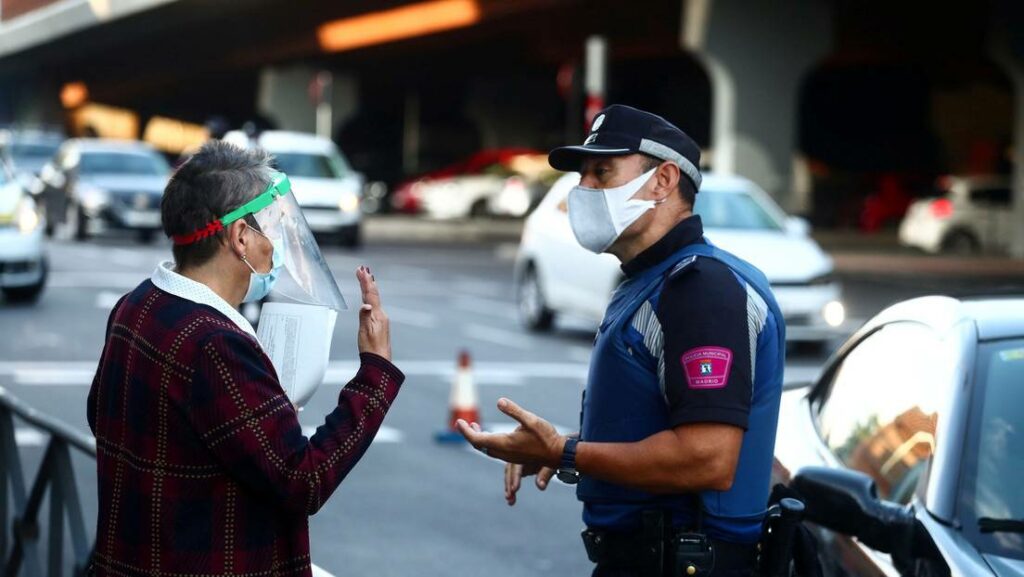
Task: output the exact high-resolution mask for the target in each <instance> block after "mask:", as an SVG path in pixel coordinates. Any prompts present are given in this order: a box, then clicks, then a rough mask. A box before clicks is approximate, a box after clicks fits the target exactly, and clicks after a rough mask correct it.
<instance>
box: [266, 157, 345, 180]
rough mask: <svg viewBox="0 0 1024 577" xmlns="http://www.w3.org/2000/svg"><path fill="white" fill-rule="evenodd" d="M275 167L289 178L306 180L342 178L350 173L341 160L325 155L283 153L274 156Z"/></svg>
mask: <svg viewBox="0 0 1024 577" xmlns="http://www.w3.org/2000/svg"><path fill="white" fill-rule="evenodd" d="M274 166H276V167H277V169H278V170H280V171H281V172H283V173H285V174H287V175H289V176H297V177H304V178H342V177H343V176H345V173H346V172H348V167H347V166H345V164H344V162H342V161H341V159H337V158H332V157H329V156H327V155H324V154H308V153H299V152H283V153H277V154H275V155H274Z"/></svg>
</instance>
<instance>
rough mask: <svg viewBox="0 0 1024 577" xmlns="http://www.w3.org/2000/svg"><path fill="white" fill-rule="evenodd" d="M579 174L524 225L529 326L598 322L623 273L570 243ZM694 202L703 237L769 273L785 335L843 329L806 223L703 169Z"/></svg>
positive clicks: (521, 261)
mask: <svg viewBox="0 0 1024 577" xmlns="http://www.w3.org/2000/svg"><path fill="white" fill-rule="evenodd" d="M579 180H580V176H579V174H575V173H569V174H566V175H565V176H563V177H561V178H560V179H559V180H558V181H557V182H555V184H554V186H552V187H551V190H550V191H548V194H547V196H545V197H544V200H543V201H541V203H540V205H539V206H538V207H537V210H535V211H534V212H533V213H532V214H531V215H530V216H529V218H527V220H526V225H525V227H524V229H523V238H522V242H521V244H520V247H519V253H518V255H517V259H516V275H515V276H516V294H517V300H518V305H519V316H520V319H521V320H522V322H523V324H524V325H525V326H526V327H527V328H530V329H532V330H545V329H548V328H550V327H551V325H552V322H553V320H554V318H555V316H556V315H560V314H568V315H573V316H576V317H581V318H585V319H588V320H591V321H593V322H598V323H599V322H600V321H601V319H602V317H603V316H604V311H605V308H606V307H607V305H608V301H609V299H610V297H611V294H612V292H613V291H614V289H615V287H616V286H617V285H618V284H619V282H620V281H621V280H622V278H623V275H622V271H621V269H620V268H619V261H618V259H616V258H615V257H614V256H612V255H608V254H602V255H595V254H593V253H590V252H588V251H587V250H585V249H584V248H583V247H581V246H580V245H579V244H578V243H577V242H576V238H575V236H574V235H573V232H572V228H571V227H570V225H569V217H568V202H567V199H568V195H569V191H570V190H571V189H572V187H574V186H575V185H576V184H578V183H579ZM696 204H697V205H696V207H695V210H696V212H697V214H700V216H701V219H702V220H703V223H704V232H705V236H706V237H707V238H708V239H709V240H710V241H711V242H712V243H713V244H715V245H716V246H718V247H720V248H722V249H724V250H727V251H729V252H731V253H733V254H735V255H736V256H739V257H740V258H742V259H744V260H746V261H748V262H750V263H751V264H753V265H755V266H757V267H758V268H759V269H761V271H763V272H764V273H765V275H766V276H767V277H768V280H769V281H770V282H771V284H772V290H773V291H774V293H775V297H776V299H777V300H778V302H779V307H780V308H781V309H782V314H783V315H784V316H785V321H786V336H787V338H788V339H789V340H792V341H816V342H822V341H827V340H829V339H832V338H834V337H836V336H838V335H839V334H840V331H841V330H846V327H844V325H845V324H846V312H845V309H844V306H843V304H842V301H841V300H840V293H841V291H840V286H839V284H838V283H837V282H836V281H835V279H834V278H833V276H832V272H833V266H832V259H831V258H829V256H828V255H826V254H825V253H824V252H822V250H821V248H819V247H818V245H817V243H815V242H814V240H812V239H811V238H810V237H809V236H808V234H807V233H808V229H809V226H808V224H807V222H806V221H804V220H803V219H800V218H795V217H788V216H787V215H786V214H785V213H784V212H783V211H782V209H781V208H779V206H778V205H777V204H775V202H773V201H772V200H771V198H770V197H769V196H768V195H767V194H766V193H765V192H764V191H762V190H761V189H760V188H758V187H757V185H755V184H754V183H753V182H751V181H749V180H746V179H743V178H739V177H733V176H720V175H715V174H707V175H705V176H704V181H703V184H702V185H701V189H700V193H699V194H698V195H697V203H696Z"/></svg>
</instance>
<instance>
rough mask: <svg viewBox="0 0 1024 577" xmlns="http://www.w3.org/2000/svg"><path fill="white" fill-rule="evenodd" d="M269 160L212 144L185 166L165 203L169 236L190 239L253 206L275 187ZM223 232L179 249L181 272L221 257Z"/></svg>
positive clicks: (163, 209) (177, 260) (163, 210)
mask: <svg viewBox="0 0 1024 577" xmlns="http://www.w3.org/2000/svg"><path fill="white" fill-rule="evenodd" d="M270 180H271V167H270V155H269V154H267V153H266V152H264V151H263V150H260V149H251V150H247V149H243V148H239V147H237V146H235V145H233V144H228V143H226V142H222V141H219V140H211V141H210V142H207V143H206V144H204V145H203V147H202V148H200V149H199V152H197V153H195V154H194V155H193V156H192V157H191V158H189V159H188V161H186V162H185V164H183V165H181V167H180V168H178V170H177V171H175V173H174V176H172V177H171V180H170V182H168V183H167V188H166V189H164V197H163V200H162V201H161V203H160V219H161V221H162V223H163V228H164V234H166V235H167V236H168V237H170V236H175V235H187V234H191V233H194V232H196V231H198V230H201V229H203V228H204V227H206V226H207V225H208V224H210V223H211V222H213V221H215V220H217V219H219V218H221V217H222V216H224V215H225V214H227V213H229V212H231V211H232V210H235V209H236V208H238V207H240V206H242V205H243V204H245V203H247V202H249V201H250V200H252V199H253V198H255V197H256V196H257V195H259V194H260V193H261V192H263V191H264V190H265V189H266V188H267V186H269V185H270ZM223 238H224V232H223V231H221V232H218V233H217V234H215V235H212V236H209V237H206V238H204V239H201V240H198V241H196V242H194V243H192V244H187V245H174V247H173V249H172V252H173V253H174V262H175V264H176V265H177V268H178V270H183V269H188V268H193V267H197V266H202V265H203V264H205V263H206V262H208V261H209V260H210V259H211V258H213V256H214V255H215V254H216V253H217V250H218V248H219V247H220V245H221V242H222V240H223Z"/></svg>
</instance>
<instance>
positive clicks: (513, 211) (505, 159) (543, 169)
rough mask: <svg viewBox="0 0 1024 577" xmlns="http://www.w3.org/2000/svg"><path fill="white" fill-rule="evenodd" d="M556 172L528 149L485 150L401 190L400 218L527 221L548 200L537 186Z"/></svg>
mask: <svg viewBox="0 0 1024 577" xmlns="http://www.w3.org/2000/svg"><path fill="white" fill-rule="evenodd" d="M552 172H553V171H552V169H551V167H550V166H549V165H548V162H547V156H546V155H544V154H542V153H540V152H538V151H536V150H532V149H528V148H501V149H494V150H484V151H481V152H478V153H476V154H474V155H473V156H471V157H469V158H468V159H466V160H464V161H462V162H459V163H457V164H453V165H451V166H448V167H445V168H442V169H440V170H436V171H434V172H429V173H427V174H424V175H421V176H419V177H417V178H415V179H412V180H408V181H406V182H403V183H401V184H399V185H398V187H396V188H395V192H394V194H393V195H392V196H391V206H392V209H393V210H395V211H396V212H403V213H407V214H422V215H424V216H426V217H428V218H434V219H457V218H468V217H471V216H510V217H522V216H525V215H526V213H527V212H529V210H530V209H531V208H533V206H534V205H535V204H536V200H538V199H539V198H540V196H541V195H542V194H543V190H546V187H545V188H542V189H540V190H539V191H538V188H537V184H538V183H539V182H540V181H542V179H543V177H544V175H545V174H551V173H552Z"/></svg>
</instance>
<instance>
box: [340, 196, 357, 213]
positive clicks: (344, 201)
mask: <svg viewBox="0 0 1024 577" xmlns="http://www.w3.org/2000/svg"><path fill="white" fill-rule="evenodd" d="M338 208H339V209H340V210H341V212H355V211H356V210H358V209H359V197H358V196H356V195H354V194H352V193H350V192H348V193H345V194H343V195H341V198H340V199H338Z"/></svg>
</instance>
